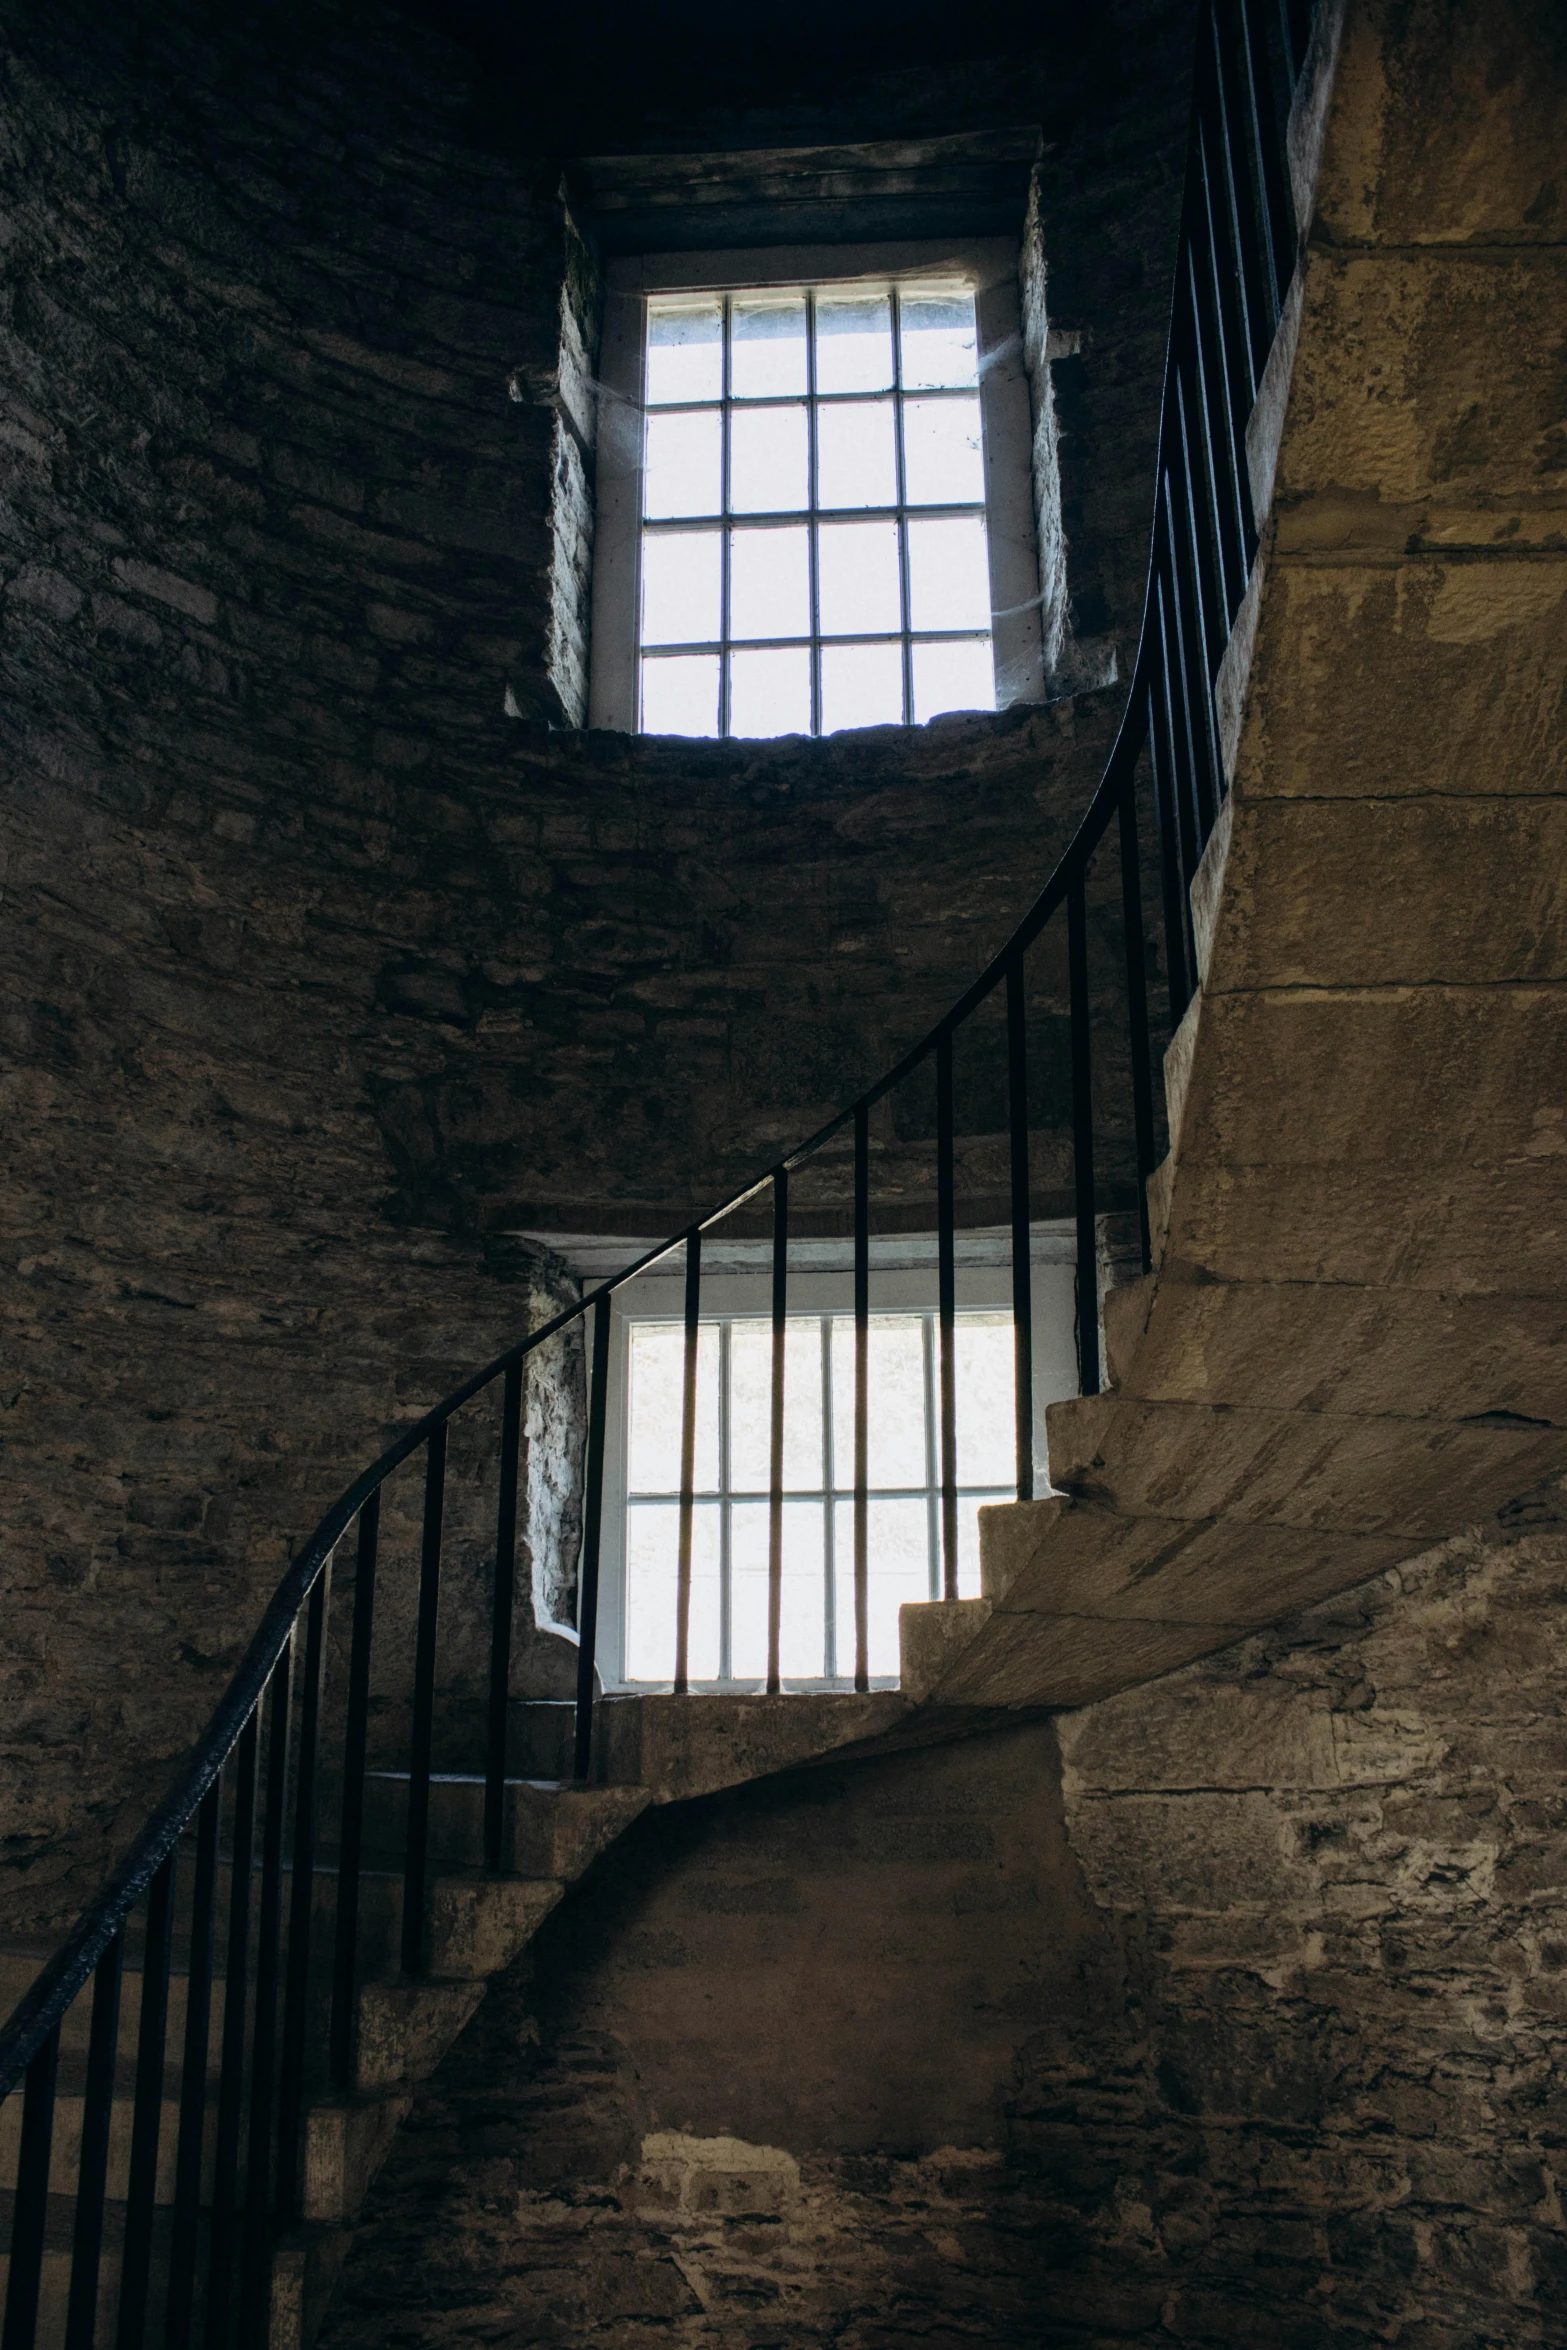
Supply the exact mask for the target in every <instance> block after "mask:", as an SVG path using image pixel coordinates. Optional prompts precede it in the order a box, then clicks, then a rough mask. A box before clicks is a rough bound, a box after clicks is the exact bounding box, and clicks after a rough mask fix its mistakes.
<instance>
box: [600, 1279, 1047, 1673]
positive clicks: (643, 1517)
mask: <svg viewBox="0 0 1567 2350" xmlns="http://www.w3.org/2000/svg"><path fill="white" fill-rule="evenodd" d="M956 1346H957V1366H958V1379H957V1392H958V1459H959V1462H960V1471H959V1477H960V1482H959V1505H958V1506H959V1520H958V1523H959V1545H960V1549H959V1584H960V1589H961V1590H962V1592H963V1594H964V1596H965V1597H971V1596H973V1595H974V1594H975V1593H977V1592H978V1590H979V1539H978V1522H977V1515H976V1513H977V1511H978V1509H979V1505H980V1503H981V1502H982V1501H1010V1500H1011V1499H1012V1496H1013V1494H1014V1492H1015V1490H1016V1488H1015V1485H1014V1482H1013V1480H1014V1477H1015V1473H1016V1472H1015V1463H1014V1451H1013V1407H1012V1378H1013V1368H1012V1365H1013V1347H1012V1320H1011V1316H1010V1315H1009V1314H1006V1313H1003V1312H991V1313H968V1314H963V1315H961V1316H960V1317H959V1320H958V1325H957V1334H956ZM684 1350H685V1333H684V1330H683V1328H682V1326H681V1325H680V1324H679V1323H678V1322H675V1323H671V1322H654V1321H646V1322H633V1323H632V1324H631V1326H630V1329H629V1332H628V1361H627V1382H626V1401H627V1492H626V1619H625V1643H626V1645H625V1675H626V1678H627V1679H628V1680H630V1681H667V1680H668V1679H669V1678H670V1676H671V1674H672V1673H673V1671H674V1659H675V1564H676V1549H677V1542H678V1534H679V1503H680V1403H681V1375H682V1368H683V1363H684ZM869 1355H870V1381H871V1386H872V1388H873V1390H874V1393H875V1396H876V1409H875V1411H874V1412H873V1413H872V1415H871V1420H870V1512H869V1532H870V1544H869V1550H870V1573H869V1632H870V1669H871V1672H872V1674H873V1675H880V1676H883V1677H886V1676H891V1677H892V1678H893V1679H896V1677H897V1672H898V1609H899V1608H900V1606H901V1605H902V1604H903V1602H904V1601H905V1600H906V1599H939V1598H940V1596H941V1467H940V1456H939V1439H938V1432H937V1431H938V1421H937V1416H936V1317H935V1315H934V1314H908V1313H905V1314H878V1315H875V1316H873V1317H872V1320H871V1326H870V1342H869ZM771 1376H772V1324H771V1322H770V1321H769V1320H765V1319H761V1318H752V1317H740V1316H734V1317H727V1316H726V1317H724V1318H722V1319H714V1320H711V1321H709V1322H707V1323H706V1324H705V1326H704V1328H703V1330H702V1335H701V1339H700V1341H699V1344H698V1349H697V1384H698V1411H697V1468H696V1490H697V1502H696V1512H695V1516H694V1519H693V1522H692V1546H691V1557H692V1570H691V1677H692V1679H693V1680H697V1681H740V1682H745V1681H760V1680H763V1679H765V1677H766V1673H767V1561H768V1468H769V1462H770V1458H771V1451H770V1444H771V1417H770V1410H771V1404H770V1399H771ZM784 1493H785V1499H784V1550H783V1620H782V1633H781V1642H780V1663H781V1668H782V1671H783V1674H784V1677H785V1679H786V1680H790V1681H795V1682H799V1681H820V1680H828V1681H831V1680H835V1679H839V1678H848V1677H851V1676H852V1674H853V1671H854V1516H853V1512H854V1317H853V1315H852V1314H842V1313H838V1314H821V1315H815V1314H813V1315H809V1316H807V1315H803V1314H797V1315H792V1316H791V1317H790V1321H789V1329H788V1336H787V1341H786V1347H785V1372H784Z"/></svg>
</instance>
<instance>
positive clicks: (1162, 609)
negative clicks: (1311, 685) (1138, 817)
mask: <svg viewBox="0 0 1567 2350" xmlns="http://www.w3.org/2000/svg"><path fill="white" fill-rule="evenodd" d="M1162 505H1163V511H1162V513H1161V517H1160V523H1161V527H1160V531H1159V540H1160V545H1159V558H1158V570H1157V573H1156V576H1155V582H1154V586H1155V594H1156V596H1157V599H1158V605H1159V645H1160V655H1161V658H1160V669H1159V680H1160V687H1161V693H1162V699H1163V710H1164V717H1165V722H1166V734H1167V738H1168V742H1169V748H1170V800H1171V807H1172V810H1173V814H1174V824H1173V827H1172V833H1171V837H1172V839H1173V841H1174V843H1175V846H1176V850H1177V859H1176V866H1177V870H1176V882H1177V889H1176V898H1177V907H1176V912H1177V922H1176V930H1175V934H1174V935H1176V936H1177V937H1179V939H1180V941H1181V951H1182V960H1183V962H1184V965H1185V982H1186V994H1185V996H1183V998H1182V1001H1181V1009H1182V1011H1184V1010H1185V1008H1186V1004H1187V1002H1188V1001H1189V1000H1190V997H1191V995H1192V993H1193V992H1194V991H1195V989H1196V986H1197V941H1196V935H1195V932H1194V931H1193V928H1192V901H1191V881H1192V876H1193V874H1194V873H1195V872H1196V870H1197V859H1198V856H1199V853H1200V834H1199V827H1198V811H1197V798H1196V791H1195V787H1194V785H1193V781H1192V778H1193V776H1194V775H1195V774H1196V770H1197V753H1196V751H1195V749H1194V747H1193V740H1192V727H1191V696H1190V693H1189V690H1188V681H1187V676H1186V665H1185V656H1184V653H1183V651H1182V644H1181V625H1180V609H1179V596H1178V594H1177V589H1176V579H1175V561H1174V555H1173V552H1172V549H1171V543H1170V541H1171V536H1172V535H1173V530H1174V523H1173V519H1172V515H1171V492H1170V486H1169V478H1168V476H1166V479H1165V494H1164V498H1163V501H1162Z"/></svg>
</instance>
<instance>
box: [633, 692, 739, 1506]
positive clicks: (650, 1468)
mask: <svg viewBox="0 0 1567 2350" xmlns="http://www.w3.org/2000/svg"><path fill="white" fill-rule="evenodd" d="M659 666H660V667H663V668H672V667H674V666H676V664H674V663H672V662H663V663H660V664H659ZM627 1342H628V1343H627V1358H626V1360H627V1386H628V1390H629V1395H628V1411H627V1417H628V1421H629V1426H628V1431H627V1454H626V1486H627V1490H628V1491H629V1492H631V1493H678V1492H679V1490H680V1433H681V1422H682V1419H683V1416H684V1408H685V1366H686V1333H685V1325H684V1323H682V1322H633V1323H632V1324H631V1326H630V1329H629V1331H628V1332H627ZM695 1474H696V1484H697V1490H698V1491H699V1492H700V1491H702V1490H703V1489H704V1488H706V1489H707V1490H708V1491H710V1492H711V1491H713V1490H715V1489H716V1487H717V1484H718V1326H717V1324H716V1323H713V1322H708V1323H704V1324H703V1325H702V1327H701V1328H700V1329H699V1331H698V1333H697V1351H696V1464H695Z"/></svg>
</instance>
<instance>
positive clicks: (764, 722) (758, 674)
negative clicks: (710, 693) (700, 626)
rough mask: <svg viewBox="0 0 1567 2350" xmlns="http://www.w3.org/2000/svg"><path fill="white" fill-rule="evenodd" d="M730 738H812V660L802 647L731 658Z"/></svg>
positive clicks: (776, 649) (735, 655)
mask: <svg viewBox="0 0 1567 2350" xmlns="http://www.w3.org/2000/svg"><path fill="white" fill-rule="evenodd" d="M729 731H730V733H731V734H745V735H771V734H809V733H810V731H811V656H810V651H809V648H808V647H807V646H805V645H801V647H800V648H799V650H798V652H796V651H795V650H794V649H793V648H792V647H789V648H787V649H779V648H777V647H774V648H771V649H769V650H768V651H767V652H765V653H731V654H730V656H729Z"/></svg>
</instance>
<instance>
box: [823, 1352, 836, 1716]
mask: <svg viewBox="0 0 1567 2350" xmlns="http://www.w3.org/2000/svg"><path fill="white" fill-rule="evenodd" d="M837 1484H838V1463H837V1459H836V1456H835V1453H834V1448H833V1425H832V1316H831V1315H830V1314H823V1316H822V1619H823V1621H822V1663H823V1667H824V1669H825V1674H826V1678H827V1679H828V1680H829V1681H835V1680H836V1679H837V1677H838V1575H837V1567H838V1559H837V1551H836V1548H835V1542H834V1536H835V1532H836V1523H835V1519H836V1510H837Z"/></svg>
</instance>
